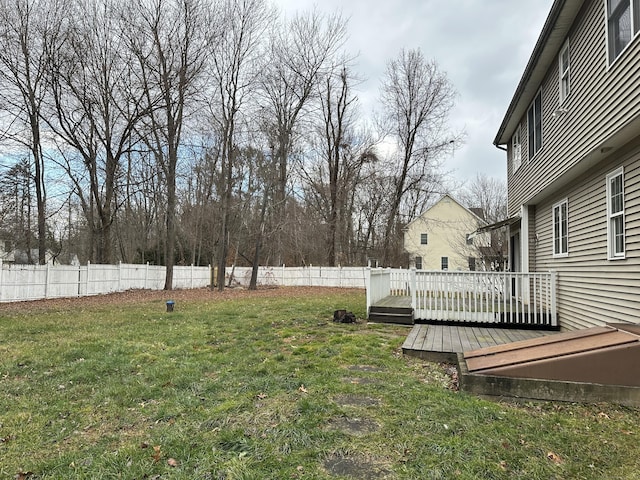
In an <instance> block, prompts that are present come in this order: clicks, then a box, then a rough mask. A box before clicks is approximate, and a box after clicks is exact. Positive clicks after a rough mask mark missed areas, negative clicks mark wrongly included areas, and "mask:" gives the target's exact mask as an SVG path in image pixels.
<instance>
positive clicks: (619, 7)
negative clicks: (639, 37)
mask: <svg viewBox="0 0 640 480" xmlns="http://www.w3.org/2000/svg"><path fill="white" fill-rule="evenodd" d="M639 29H640V0H607V31H608V37H609V38H608V40H609V62H610V63H613V61H614V60H615V59H616V58H618V55H620V53H621V52H622V51H623V50H624V49H625V47H626V46H627V45H629V43H630V42H631V39H632V38H633V36H634V35H635V34H636V33H638V30H639Z"/></svg>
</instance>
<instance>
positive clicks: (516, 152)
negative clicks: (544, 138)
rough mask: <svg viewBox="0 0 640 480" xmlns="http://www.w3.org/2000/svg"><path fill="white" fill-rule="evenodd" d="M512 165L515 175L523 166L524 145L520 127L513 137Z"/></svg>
mask: <svg viewBox="0 0 640 480" xmlns="http://www.w3.org/2000/svg"><path fill="white" fill-rule="evenodd" d="M511 159H512V160H511V163H512V165H513V173H515V172H516V171H517V170H518V169H519V168H520V165H522V144H521V143H520V125H518V128H517V129H516V131H515V132H514V134H513V137H511Z"/></svg>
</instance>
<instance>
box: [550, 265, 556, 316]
mask: <svg viewBox="0 0 640 480" xmlns="http://www.w3.org/2000/svg"><path fill="white" fill-rule="evenodd" d="M549 274H550V276H551V278H550V282H551V285H550V287H551V325H552V326H554V327H557V326H558V317H557V305H556V284H557V275H558V273H557V272H556V271H555V270H550V271H549Z"/></svg>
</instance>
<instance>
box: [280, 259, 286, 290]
mask: <svg viewBox="0 0 640 480" xmlns="http://www.w3.org/2000/svg"><path fill="white" fill-rule="evenodd" d="M284 269H285V265H284V263H283V264H282V276H281V278H282V281H281V282H280V286H281V287H284Z"/></svg>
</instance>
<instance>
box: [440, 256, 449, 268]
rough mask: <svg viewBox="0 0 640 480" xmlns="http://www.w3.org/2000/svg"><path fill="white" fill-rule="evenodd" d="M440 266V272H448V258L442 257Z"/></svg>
mask: <svg viewBox="0 0 640 480" xmlns="http://www.w3.org/2000/svg"><path fill="white" fill-rule="evenodd" d="M440 266H441V268H442V270H449V257H442V258H441V259H440Z"/></svg>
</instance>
